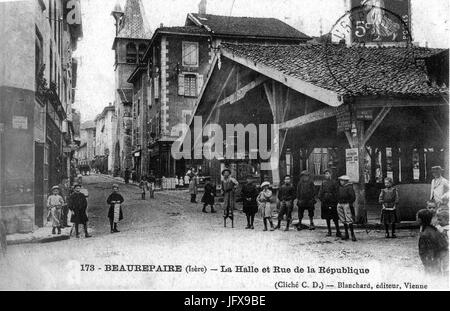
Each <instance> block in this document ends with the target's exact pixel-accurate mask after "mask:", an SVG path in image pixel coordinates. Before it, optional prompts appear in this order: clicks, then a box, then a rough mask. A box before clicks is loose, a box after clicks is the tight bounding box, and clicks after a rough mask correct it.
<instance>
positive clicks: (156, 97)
mask: <svg viewBox="0 0 450 311" xmlns="http://www.w3.org/2000/svg"><path fill="white" fill-rule="evenodd" d="M153 81H154V83H153V85H154V87H155V99H158V98H159V81H158V77H156V78H154V79H153Z"/></svg>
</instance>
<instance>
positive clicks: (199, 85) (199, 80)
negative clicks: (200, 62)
mask: <svg viewBox="0 0 450 311" xmlns="http://www.w3.org/2000/svg"><path fill="white" fill-rule="evenodd" d="M202 88H203V75H200V74H199V75H197V96H199V95H200V92H201V91H202Z"/></svg>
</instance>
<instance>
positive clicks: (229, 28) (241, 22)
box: [186, 13, 310, 40]
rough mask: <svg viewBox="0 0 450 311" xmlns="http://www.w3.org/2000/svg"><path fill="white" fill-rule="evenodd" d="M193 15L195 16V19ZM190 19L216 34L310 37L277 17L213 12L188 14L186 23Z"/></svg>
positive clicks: (303, 38) (299, 38)
mask: <svg viewBox="0 0 450 311" xmlns="http://www.w3.org/2000/svg"><path fill="white" fill-rule="evenodd" d="M191 17H193V19H192V18H191ZM189 20H190V21H192V22H194V23H196V22H198V23H200V24H201V25H203V26H206V27H207V28H209V29H210V30H211V31H213V32H214V33H215V34H216V35H228V36H250V37H263V38H286V39H297V40H309V39H310V37H309V36H307V35H305V34H304V33H302V32H300V31H298V30H297V29H295V28H293V27H291V26H289V25H288V24H286V23H283V22H282V21H280V20H278V19H276V18H256V17H237V16H220V15H211V14H204V15H200V14H196V13H191V14H189V15H188V20H187V21H186V25H189V24H190V23H189ZM198 23H196V24H198Z"/></svg>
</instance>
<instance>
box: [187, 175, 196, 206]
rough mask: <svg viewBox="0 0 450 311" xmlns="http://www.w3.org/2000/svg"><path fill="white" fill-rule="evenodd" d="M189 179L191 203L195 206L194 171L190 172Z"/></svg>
mask: <svg viewBox="0 0 450 311" xmlns="http://www.w3.org/2000/svg"><path fill="white" fill-rule="evenodd" d="M190 177H191V180H190V181H189V193H190V195H191V203H195V204H197V194H198V178H197V174H196V173H195V171H194V170H192V173H191V176H190Z"/></svg>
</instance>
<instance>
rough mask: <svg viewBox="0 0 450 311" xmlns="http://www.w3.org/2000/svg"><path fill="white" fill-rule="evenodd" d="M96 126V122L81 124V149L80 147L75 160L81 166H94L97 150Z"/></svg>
mask: <svg viewBox="0 0 450 311" xmlns="http://www.w3.org/2000/svg"><path fill="white" fill-rule="evenodd" d="M96 129H97V128H96V125H95V122H94V121H87V122H84V123H83V124H81V129H80V143H81V145H80V147H78V149H77V151H76V153H75V158H76V159H77V161H78V165H79V166H92V164H93V161H94V159H95V148H96V141H95V137H96Z"/></svg>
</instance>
